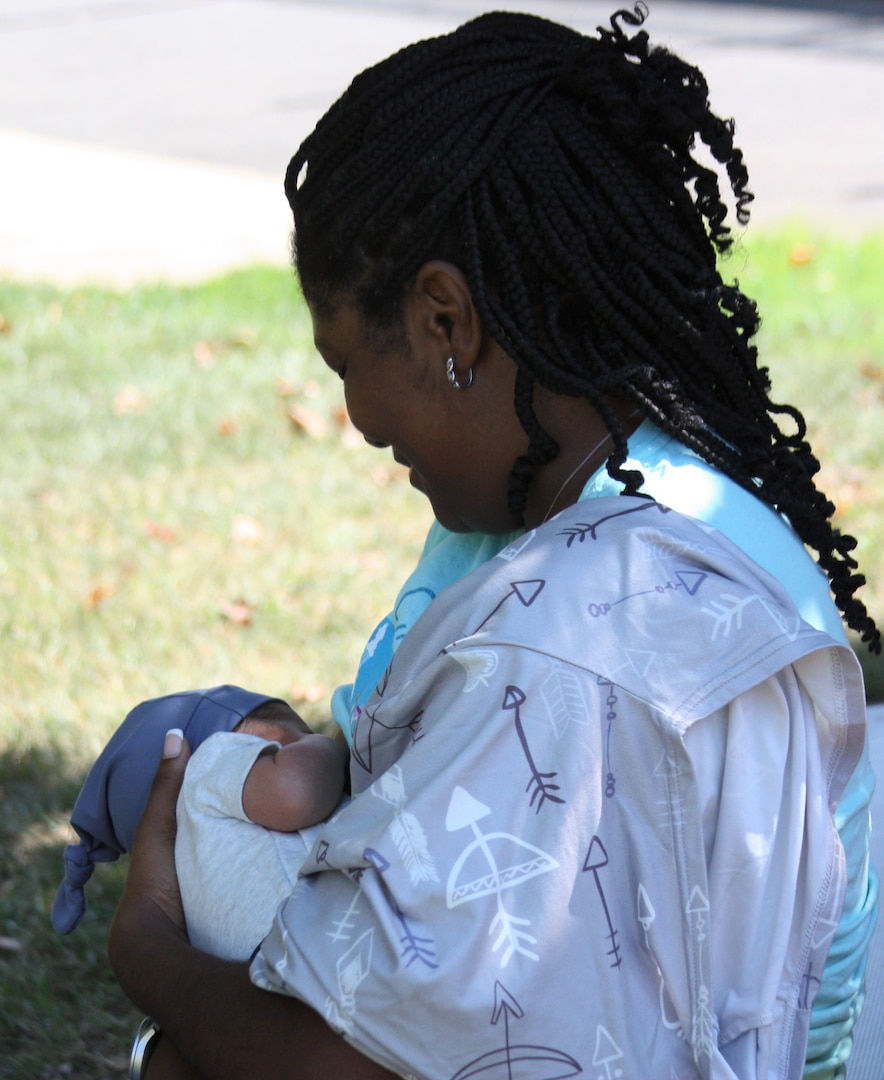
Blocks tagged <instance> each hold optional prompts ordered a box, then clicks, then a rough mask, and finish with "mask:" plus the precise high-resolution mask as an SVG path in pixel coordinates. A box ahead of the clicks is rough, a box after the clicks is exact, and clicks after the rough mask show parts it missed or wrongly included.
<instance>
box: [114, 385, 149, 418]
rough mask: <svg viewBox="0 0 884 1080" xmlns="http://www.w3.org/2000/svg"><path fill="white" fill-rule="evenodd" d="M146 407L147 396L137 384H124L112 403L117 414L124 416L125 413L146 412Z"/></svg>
mask: <svg viewBox="0 0 884 1080" xmlns="http://www.w3.org/2000/svg"><path fill="white" fill-rule="evenodd" d="M146 407H147V398H145V396H144V394H142V392H141V391H140V390H139V389H138V387H137V386H124V387H123V389H122V390H120V391H119V392H118V393H117V394H116V396H115V397H114V400H113V402H112V403H111V408H112V409H113V411H114V412H115V413H116V414H117V416H122V415H123V414H124V413H140V412H144V410H145V408H146Z"/></svg>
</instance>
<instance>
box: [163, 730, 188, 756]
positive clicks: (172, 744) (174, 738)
mask: <svg viewBox="0 0 884 1080" xmlns="http://www.w3.org/2000/svg"><path fill="white" fill-rule="evenodd" d="M183 738H184V732H183V731H182V730H181V728H177V727H176V728H172V730H171V731H167V732H166V741H165V742H164V743H163V760H164V761H165V759H166V758H173V757H178V755H179V754H180V753H181V741H182V739H183Z"/></svg>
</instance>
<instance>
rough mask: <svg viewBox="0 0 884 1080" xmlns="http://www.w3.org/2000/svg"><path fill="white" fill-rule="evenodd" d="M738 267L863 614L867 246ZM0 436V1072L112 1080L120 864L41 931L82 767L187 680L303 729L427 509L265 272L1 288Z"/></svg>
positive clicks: (867, 500) (879, 584) (880, 267)
mask: <svg viewBox="0 0 884 1080" xmlns="http://www.w3.org/2000/svg"><path fill="white" fill-rule="evenodd" d="M729 272H730V273H732V274H734V275H736V276H737V277H738V278H739V279H740V281H741V284H742V285H743V287H744V289H746V291H748V292H749V293H750V294H751V295H753V296H755V297H756V298H757V299H758V301H759V304H760V306H761V309H762V312H763V314H764V316H765V321H764V326H763V330H762V333H761V337H760V346H761V349H762V354H763V357H764V361H765V363H766V364H768V365H769V367H770V368H771V372H772V377H773V379H774V385H775V389H776V395H775V396H777V397H778V398H779V399H781V400H786V401H792V402H794V403H796V404H798V405H799V406H800V407H801V408H802V409H803V410H804V411H805V413H806V415H807V418H808V421H809V426H810V431H811V433H812V441H813V443H814V446H815V448H816V449H817V451H818V454H819V456H820V457H821V458H822V459H823V461H824V469H823V474H822V475H823V483H824V487H825V488H826V490H827V491H828V492H829V494H830V496H831V497H832V498H833V499H834V500H835V502H836V503H837V505H838V514H839V523H840V524H841V525H842V527H843V528H845V529H847V530H848V531H855V532H856V533H857V535H859V536H860V537H861V545H860V548H859V549H858V555H859V558H860V561H861V564H862V566H863V568H864V570H865V572H866V573H867V575H868V577H869V581H870V584H869V587H868V588H867V590H866V600H867V603H868V604H869V606H870V608H871V610H872V612H873V613H874V614H876V615H877V616H878V617H879V619H882V618H884V566H882V563H884V514H882V498H884V496H882V495H881V494H880V493H879V485H878V484H877V483H876V478H877V474H878V473H879V469H880V463H881V461H882V457H884V427H882V424H881V420H880V417H881V405H882V397H884V315H882V310H881V308H882V305H881V302H880V283H881V281H884V236H868V237H865V238H861V239H860V238H857V239H850V240H844V239H842V240H835V239H833V238H831V237H830V238H826V237H824V236H815V235H813V234H812V233H811V232H810V231H808V230H804V229H801V228H798V227H793V228H791V229H790V230H788V231H784V232H782V233H779V234H769V235H766V236H760V237H753V238H752V239H751V242H750V240H749V239H747V240H746V241H745V243H744V244H743V245H741V246H740V247H739V248H738V250H737V251H736V253H735V254H734V256H733V258H732V259H731V260H730V263H729ZM0 430H2V431H3V435H4V454H3V464H2V467H0V505H2V508H3V514H2V520H0V595H2V599H3V605H2V615H0V619H2V626H0V654H2V655H0V661H2V662H0V1076H2V1077H15V1078H26V1077H27V1078H50V1077H51V1078H55V1077H61V1076H64V1077H74V1078H77V1077H82V1078H87V1077H88V1078H89V1080H102V1078H104V1077H108V1078H111V1077H114V1078H117V1077H120V1076H121V1075H122V1073H123V1070H124V1067H125V1059H126V1056H127V1054H128V1047H129V1043H130V1041H131V1036H132V1034H133V1031H134V1027H135V1024H136V1022H137V1019H138V1017H137V1016H136V1014H135V1012H134V1010H132V1009H131V1007H130V1006H129V1005H128V1004H127V1003H126V1001H125V999H124V998H123V997H122V995H121V994H120V993H119V991H118V990H117V988H116V986H115V983H114V981H113V979H112V977H111V976H110V974H109V971H108V968H107V963H106V957H105V953H104V934H105V928H106V925H107V922H108V920H109V918H110V915H111V912H112V910H113V906H114V903H115V899H116V897H117V895H118V893H119V889H120V886H121V882H122V875H123V873H124V866H123V865H121V864H117V865H114V866H108V867H102V868H100V870H99V872H97V873H96V875H95V877H94V878H93V880H92V882H91V883H90V886H89V889H88V893H89V911H88V913H87V916H86V919H85V920H84V922H83V924H82V925H81V926H80V928H79V929H78V930H77V931H76V932H75V933H74V934H73V935H71V936H70V937H69V938H65V939H59V938H57V937H56V936H55V935H54V932H53V931H52V929H51V927H50V925H49V918H48V913H49V909H50V907H51V903H52V898H53V896H54V892H55V888H56V885H57V883H58V878H59V873H60V869H61V849H62V847H63V845H64V843H65V841H66V840H67V839H68V833H67V826H66V822H67V817H68V814H69V811H70V807H71V805H72V803H73V800H74V798H75V797H76V793H77V791H78V789H79V785H80V783H81V781H82V777H83V775H84V772H85V771H86V769H87V767H88V765H89V764H90V763H91V761H92V760H93V758H94V757H95V755H96V754H97V753H98V752H99V750H100V749H101V747H102V745H103V744H104V742H105V741H106V739H107V738H108V736H109V734H110V733H111V731H112V730H113V728H114V727H115V726H116V724H117V723H118V722H119V720H120V719H121V717H122V716H123V715H124V713H125V712H126V711H127V709H128V708H129V707H131V705H132V704H134V703H135V702H137V701H139V700H141V699H143V698H145V697H150V696H155V695H157V694H161V693H165V692H168V691H171V690H175V689H181V688H183V687H190V686H209V685H213V684H215V683H219V682H235V683H240V684H243V685H246V686H251V687H255V688H259V689H262V690H265V691H267V692H268V693H272V694H276V695H279V696H282V697H286V698H289V699H290V700H292V701H293V702H295V703H296V704H297V706H298V707H299V708H300V710H301V711H302V712H303V713H304V714H305V716H307V718H308V719H310V720H312V721H313V722H315V723H317V724H320V723H322V722H323V719H324V715H325V702H326V700H327V696H328V693H329V690H330V689H331V687H333V686H334V685H335V684H336V683H337V682H340V681H343V680H345V679H346V678H347V677H348V674H349V673H350V671H351V669H352V667H353V664H354V662H355V660H356V658H357V657H358V654H359V652H360V649H361V645H362V642H363V640H364V638H365V636H366V634H367V632H368V631H369V630H370V628H371V626H372V625H373V620H375V619H376V618H377V617H379V616H380V615H381V614H383V612H384V611H385V610H386V607H387V606H388V605H389V602H390V599H391V593H392V592H394V591H395V586H396V583H397V582H398V581H399V580H400V579H401V578H402V576H403V574H404V572H405V570H406V569H407V568H408V566H410V564H411V563H412V562H413V561H414V559H415V558H416V555H417V553H418V551H419V547H420V543H421V540H422V535H423V532H424V531H425V529H426V526H427V523H428V521H429V516H428V511H427V508H426V506H425V505H424V503H423V500H422V499H421V497H420V496H418V495H417V494H416V493H415V492H414V491H412V490H411V488H410V487H409V485H408V484H407V481H406V479H405V476H404V474H403V473H402V472H401V470H399V469H398V467H396V466H395V465H394V464H393V463H392V461H391V460H390V458H389V456H388V455H385V454H379V453H378V452H376V451H371V450H370V449H369V448H367V447H366V446H365V445H364V444H362V442H361V440H360V439H359V438H358V437H354V432H353V431H352V429H351V428H349V427H348V425H347V423H346V418H345V417H344V415H343V414H342V411H341V405H340V384H339V382H338V381H337V379H335V378H334V376H332V375H330V374H329V373H327V372H326V371H325V369H324V366H323V365H322V364H321V363H320V362H319V361H318V360H317V358H316V357H315V355H314V353H313V351H312V348H311V337H310V330H309V322H308V320H307V318H306V313H305V311H304V309H303V306H302V305H301V303H300V301H299V298H298V295H297V291H296V288H295V285H294V283H293V280H292V277H291V275H290V274H289V273H288V272H286V271H284V270H269V269H254V270H247V271H243V272H241V273H236V274H233V275H230V276H227V277H225V278H223V279H220V280H217V281H210V282H207V283H206V284H204V285H201V286H199V287H194V288H170V287H164V286H156V287H143V288H137V289H133V290H131V291H128V292H125V293H116V292H113V291H107V290H101V289H96V288H88V289H86V288H84V289H74V290H69V291H59V290H56V289H52V288H50V287H42V286H34V285H22V284H16V283H14V282H6V283H0ZM868 674H869V685H870V691H871V693H872V694H873V696H875V697H876V698H877V697H880V696H882V695H884V680H882V678H881V674H880V669H879V667H878V666H877V665H870V666H869V667H868Z"/></svg>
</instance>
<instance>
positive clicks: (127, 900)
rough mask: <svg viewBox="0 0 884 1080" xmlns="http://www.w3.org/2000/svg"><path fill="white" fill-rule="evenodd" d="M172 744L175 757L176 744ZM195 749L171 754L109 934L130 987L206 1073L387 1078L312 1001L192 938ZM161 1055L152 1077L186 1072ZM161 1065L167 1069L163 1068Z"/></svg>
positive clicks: (116, 965) (236, 1078)
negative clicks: (188, 796) (188, 924)
mask: <svg viewBox="0 0 884 1080" xmlns="http://www.w3.org/2000/svg"><path fill="white" fill-rule="evenodd" d="M169 750H170V751H171V752H173V753H175V751H176V747H175V746H172V747H170V748H169ZM188 757H189V750H188V748H187V744H186V743H184V744H183V747H182V749H181V752H180V753H177V756H170V757H168V758H165V759H164V760H163V762H162V764H161V765H160V768H159V770H158V772H157V776H156V779H155V780H154V785H153V789H152V792H151V797H150V800H149V802H148V805H147V809H146V810H145V813H144V816H143V818H142V820H141V824H140V826H139V829H138V832H137V834H136V838H135V844H134V848H133V852H132V858H131V862H130V867H129V874H128V878H127V881H126V888H125V890H124V893H123V897H122V899H121V901H120V904H119V907H118V908H117V911H116V914H115V916H114V920H113V923H112V925H111V929H110V936H109V940H108V954H109V957H110V962H111V965H112V967H113V969H114V971H115V973H116V975H117V978H118V979H119V981H120V984H121V986H122V987H123V990H124V991H125V992H126V993H127V994H128V995H129V997H130V998H131V999H132V1001H133V1002H135V1004H136V1005H138V1006H139V1007H140V1008H142V1009H143V1010H144V1011H145V1012H146V1013H148V1014H149V1015H150V1016H152V1017H153V1018H154V1019H155V1020H156V1021H157V1023H158V1024H159V1025H160V1027H161V1028H162V1029H163V1032H164V1035H163V1039H164V1040H166V1039H168V1040H169V1042H170V1043H171V1044H172V1045H174V1047H175V1048H177V1049H178V1050H179V1051H180V1053H181V1056H182V1058H183V1059H184V1060H185V1061H187V1062H189V1063H190V1065H191V1066H192V1069H196V1070H197V1072H198V1073H201V1074H202V1075H204V1076H205V1077H211V1078H213V1080H215V1078H217V1080H225V1078H227V1077H230V1078H231V1080H240V1078H241V1077H243V1076H262V1077H267V1080H273V1078H275V1077H285V1078H287V1080H293V1078H295V1080H312V1078H315V1080H323V1078H326V1077H329V1076H346V1077H348V1080H386V1078H389V1077H392V1076H393V1075H394V1074H392V1073H390V1072H388V1071H387V1070H386V1069H383V1068H381V1067H380V1066H379V1065H376V1064H375V1063H374V1062H372V1061H370V1060H369V1059H368V1058H366V1057H364V1056H363V1055H362V1054H360V1053H359V1052H358V1051H356V1050H354V1049H353V1048H352V1047H351V1046H350V1045H349V1044H347V1043H346V1042H345V1041H344V1040H343V1039H342V1038H340V1037H339V1036H338V1035H336V1034H335V1033H334V1032H333V1031H332V1030H331V1028H329V1027H328V1025H327V1024H326V1023H325V1021H324V1020H323V1019H322V1018H321V1017H320V1016H319V1014H318V1013H315V1012H314V1011H313V1010H312V1009H310V1008H309V1007H308V1006H306V1005H304V1004H303V1003H301V1002H299V1001H297V1000H295V999H294V998H289V997H285V996H282V995H276V994H271V993H267V992H266V991H263V990H259V989H258V988H257V987H255V986H253V985H252V983H251V981H250V980H249V974H248V965H247V964H245V963H232V962H229V961H226V960H219V959H217V958H216V957H213V956H210V955H209V954H208V953H203V952H201V951H200V950H198V949H195V948H194V947H193V946H192V945H191V944H190V943H189V942H188V940H187V934H186V931H185V924H184V914H183V911H182V908H181V899H180V894H179V891H178V881H177V878H176V875H175V853H174V848H175V804H176V800H177V797H178V791H179V789H180V787H181V780H182V777H183V775H184V767H185V765H186V764H187V759H188ZM164 1058H166V1059H167V1061H173V1059H174V1055H171V1053H169V1052H168V1051H167V1053H164V1054H161V1055H160V1056H159V1057H158V1058H157V1059H156V1069H157V1071H156V1072H154V1071H153V1070H154V1062H151V1065H150V1066H149V1072H150V1080H163V1077H164V1076H165V1077H166V1078H167V1080H172V1078H175V1077H182V1076H186V1075H187V1073H186V1072H182V1071H181V1070H179V1071H177V1072H176V1071H175V1069H174V1066H173V1065H172V1064H169V1065H168V1068H164V1067H163V1059H164ZM161 1069H162V1070H163V1071H160V1070H161Z"/></svg>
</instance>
